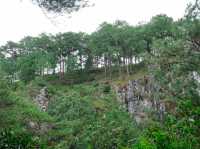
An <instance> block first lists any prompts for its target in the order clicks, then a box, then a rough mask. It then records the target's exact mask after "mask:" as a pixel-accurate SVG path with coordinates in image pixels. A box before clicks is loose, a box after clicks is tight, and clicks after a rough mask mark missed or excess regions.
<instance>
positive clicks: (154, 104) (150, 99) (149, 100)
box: [115, 77, 168, 123]
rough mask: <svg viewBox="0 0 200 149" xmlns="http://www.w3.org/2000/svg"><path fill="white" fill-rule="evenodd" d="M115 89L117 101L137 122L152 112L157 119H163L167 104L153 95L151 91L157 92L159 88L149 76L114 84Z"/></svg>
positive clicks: (143, 119)
mask: <svg viewBox="0 0 200 149" xmlns="http://www.w3.org/2000/svg"><path fill="white" fill-rule="evenodd" d="M115 89H116V92H117V95H118V100H119V102H120V103H122V106H123V107H124V108H126V109H127V111H128V112H129V113H130V115H131V116H132V117H133V118H134V119H135V120H136V122H137V123H141V122H143V121H145V120H148V119H149V118H150V116H151V114H152V113H154V114H155V115H156V117H157V118H158V119H159V120H161V121H162V120H163V118H164V113H165V112H166V110H167V107H168V105H167V103H166V102H164V101H163V100H159V99H158V97H155V96H154V94H153V93H154V92H158V91H159V88H158V87H156V85H154V84H153V81H152V79H151V78H150V77H144V78H143V79H138V80H130V81H129V82H128V84H126V85H124V86H116V87H115Z"/></svg>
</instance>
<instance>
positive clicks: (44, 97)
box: [34, 87, 50, 111]
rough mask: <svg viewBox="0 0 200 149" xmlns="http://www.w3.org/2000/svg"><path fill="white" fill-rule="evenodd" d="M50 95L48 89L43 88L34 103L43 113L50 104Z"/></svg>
mask: <svg viewBox="0 0 200 149" xmlns="http://www.w3.org/2000/svg"><path fill="white" fill-rule="evenodd" d="M49 100H50V98H49V95H48V90H47V88H46V87H43V88H42V89H41V90H40V91H39V94H38V95H37V96H36V97H35V98H34V102H35V103H36V104H37V105H38V106H39V107H40V109H41V110H42V111H46V110H47V108H48V104H49Z"/></svg>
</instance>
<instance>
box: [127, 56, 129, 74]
mask: <svg viewBox="0 0 200 149" xmlns="http://www.w3.org/2000/svg"><path fill="white" fill-rule="evenodd" d="M126 72H127V76H128V77H129V62H128V58H126Z"/></svg>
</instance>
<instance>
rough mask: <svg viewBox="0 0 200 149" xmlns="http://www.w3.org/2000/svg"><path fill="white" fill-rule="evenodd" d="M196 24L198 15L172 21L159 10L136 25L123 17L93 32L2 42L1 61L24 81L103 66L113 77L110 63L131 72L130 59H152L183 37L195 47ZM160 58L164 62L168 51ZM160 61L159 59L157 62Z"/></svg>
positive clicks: (112, 66) (6, 69)
mask: <svg viewBox="0 0 200 149" xmlns="http://www.w3.org/2000/svg"><path fill="white" fill-rule="evenodd" d="M198 27H199V20H198V19H191V18H188V17H184V18H182V19H180V20H178V21H174V20H173V19H172V18H171V17H168V16H167V15H162V14H161V15H157V16H154V17H152V19H151V20H150V21H149V22H147V23H143V24H138V25H136V26H131V25H129V24H128V23H127V22H125V21H116V22H115V23H113V24H111V23H106V22H104V23H102V24H101V25H100V26H99V27H98V28H97V30H96V31H95V32H93V33H91V34H86V33H75V32H66V33H59V34H56V35H52V34H44V33H43V34H41V35H39V36H38V37H31V36H28V37H25V38H23V39H22V40H21V41H19V42H12V41H8V42H7V43H6V44H5V45H3V46H1V47H0V53H1V54H0V58H1V59H0V64H1V65H0V66H1V69H2V70H3V71H4V72H6V74H7V75H8V76H10V77H11V78H15V77H19V78H20V79H21V80H24V81H30V80H32V79H34V77H35V76H37V75H40V76H43V75H45V74H49V73H50V74H55V73H59V74H60V78H63V77H64V74H65V73H66V72H73V71H77V70H79V71H84V72H88V71H89V70H92V69H97V68H102V69H104V71H105V76H106V77H112V72H113V69H114V68H115V69H117V70H118V72H119V76H120V75H121V74H122V72H123V71H125V72H126V73H127V75H129V74H130V73H131V72H132V71H133V67H132V64H135V63H138V62H141V61H143V62H146V63H151V62H153V63H156V62H158V61H159V60H160V57H161V56H162V54H163V52H166V51H169V52H171V51H170V48H173V47H171V46H173V44H177V42H183V44H182V43H181V44H182V46H184V44H185V43H189V44H192V46H193V47H194V48H195V47H197V49H198V48H199V38H198V35H199V34H198V33H199V31H198ZM168 46H169V47H168ZM174 46H176V45H174ZM163 47H164V48H165V50H164V51H163V50H162V48H163ZM182 48H185V47H182ZM174 50H175V48H174ZM182 51H183V50H182ZM182 51H181V52H182ZM190 52H191V51H190ZM194 52H195V51H194ZM196 52H198V50H196ZM168 54H169V53H168ZM175 55H176V54H175ZM170 56H171V55H170ZM164 57H165V58H166V62H168V57H169V55H164ZM175 57H176V56H175ZM152 60H153V61H152ZM162 63H163V60H162V61H160V63H159V65H160V64H162ZM165 65H167V64H165ZM157 68H158V67H157Z"/></svg>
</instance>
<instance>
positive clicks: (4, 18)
mask: <svg viewBox="0 0 200 149" xmlns="http://www.w3.org/2000/svg"><path fill="white" fill-rule="evenodd" d="M91 1H92V2H93V3H95V6H94V7H90V8H85V9H82V10H80V11H79V12H77V13H74V14H73V15H72V17H71V18H68V17H66V16H65V17H61V18H59V19H56V20H54V23H56V25H54V23H52V22H51V21H50V20H49V19H47V17H46V16H45V15H44V13H43V12H42V10H41V9H40V8H38V7H37V6H36V5H33V4H32V3H31V2H30V0H0V45H2V44H4V43H5V42H6V41H8V40H12V41H18V40H20V39H21V38H23V37H24V36H27V35H30V36H37V35H38V34H40V33H43V32H46V33H53V34H54V33H58V32H66V31H75V32H78V31H82V32H88V33H90V32H92V31H94V30H95V29H96V28H97V27H98V25H99V24H101V23H102V22H104V21H107V22H110V23H112V22H114V21H115V20H125V21H127V22H128V23H130V24H132V25H135V24H137V23H138V22H147V21H149V20H150V19H151V17H152V16H155V15H156V14H160V13H164V14H167V15H168V16H170V17H173V18H174V19H175V20H176V19H178V18H180V17H182V16H183V15H184V11H185V8H186V5H187V3H188V0H91Z"/></svg>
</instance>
